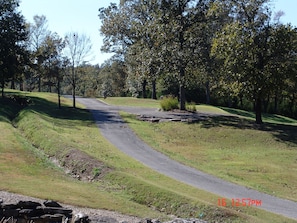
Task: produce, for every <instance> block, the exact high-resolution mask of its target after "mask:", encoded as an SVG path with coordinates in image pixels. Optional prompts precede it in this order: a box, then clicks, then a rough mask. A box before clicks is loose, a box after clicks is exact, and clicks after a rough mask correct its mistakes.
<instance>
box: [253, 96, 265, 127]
mask: <svg viewBox="0 0 297 223" xmlns="http://www.w3.org/2000/svg"><path fill="white" fill-rule="evenodd" d="M255 113H256V123H257V124H263V121H262V99H261V96H257V98H256V104H255Z"/></svg>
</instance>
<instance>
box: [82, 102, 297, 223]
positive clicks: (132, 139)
mask: <svg viewBox="0 0 297 223" xmlns="http://www.w3.org/2000/svg"><path fill="white" fill-rule="evenodd" d="M76 100H77V101H78V102H79V103H81V104H83V105H85V106H86V107H87V109H89V110H90V111H91V113H92V114H93V117H94V119H95V121H96V124H97V126H98V127H99V129H100V131H101V133H102V135H103V136H104V137H105V138H107V139H108V140H109V141H110V142H111V143H112V144H114V145H115V146H116V147H117V148H118V149H120V150H121V151H123V152H124V153H126V154H128V155H129V156H131V157H133V158H134V159H136V160H138V161H140V162H141V163H143V164H144V165H146V166H148V167H150V168H151V169H154V170H156V171H158V172H159V173H162V174H164V175H167V176H169V177H171V178H174V179H176V180H178V181H181V182H184V183H186V184H189V185H191V186H194V187H196V188H199V189H203V190H205V191H209V192H211V193H214V194H217V195H218V198H219V197H224V198H228V199H232V198H240V199H241V198H251V199H255V200H261V201H262V204H261V206H258V208H261V209H264V210H266V211H269V212H273V213H276V214H280V215H283V216H286V217H289V218H292V219H297V203H296V202H293V201H289V200H285V199H281V198H277V197H274V196H271V195H267V194H264V193H260V192H258V191H255V190H252V189H249V188H246V187H243V186H239V185H236V184H233V183H229V182H227V181H224V180H221V179H219V178H217V177H214V176H212V175H209V174H206V173H203V172H201V171H198V170H196V169H193V168H191V167H188V166H185V165H183V164H181V163H179V162H176V161H174V160H171V159H170V158H168V157H167V156H165V155H163V154H162V153H160V152H157V151H156V150H154V149H152V148H151V147H149V146H148V145H147V144H145V143H144V142H143V141H142V140H140V139H139V138H138V137H137V136H136V135H135V134H134V133H133V131H132V130H130V128H129V127H128V126H127V125H126V124H125V123H124V122H123V120H122V119H121V117H120V116H119V114H118V111H119V110H123V111H127V112H130V113H134V114H142V115H145V114H150V115H154V116H157V117H158V116H160V115H161V116H162V114H164V113H162V112H158V111H156V110H155V109H147V108H145V109H144V108H136V107H135V108H134V107H124V106H121V107H119V106H110V105H106V104H104V103H102V102H100V101H98V100H96V99H90V98H77V99H76Z"/></svg>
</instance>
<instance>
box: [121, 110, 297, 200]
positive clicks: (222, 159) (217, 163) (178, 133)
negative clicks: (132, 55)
mask: <svg viewBox="0 0 297 223" xmlns="http://www.w3.org/2000/svg"><path fill="white" fill-rule="evenodd" d="M122 117H123V118H124V119H125V120H126V121H127V122H128V123H129V126H130V127H131V128H132V129H133V130H134V131H135V132H136V133H137V134H138V135H139V136H140V137H141V138H142V139H143V140H144V141H146V142H147V143H148V144H149V145H151V146H152V147H154V148H156V149H157V150H159V151H161V152H162V153H165V154H166V155H168V156H170V157H171V158H173V159H175V160H178V161H180V162H182V163H185V164H187V165H190V166H192V167H194V168H197V169H199V170H202V171H205V172H207V173H210V174H213V175H215V176H219V177H221V178H223V179H226V180H228V181H232V182H235V183H237V184H241V185H245V186H248V187H251V188H254V189H256V190H259V191H262V192H265V193H269V194H272V195H275V196H279V197H283V198H286V199H291V200H294V201H297V190H296V189H297V188H296V185H297V159H296V157H297V126H292V125H280V124H266V125H265V127H263V128H262V129H258V128H259V127H258V126H256V125H254V124H253V122H251V121H248V120H246V119H239V118H236V117H227V118H214V119H210V120H208V121H204V122H201V123H195V124H185V123H176V122H170V123H158V124H155V123H148V122H142V121H138V120H136V119H135V117H134V116H133V115H130V114H127V113H122Z"/></svg>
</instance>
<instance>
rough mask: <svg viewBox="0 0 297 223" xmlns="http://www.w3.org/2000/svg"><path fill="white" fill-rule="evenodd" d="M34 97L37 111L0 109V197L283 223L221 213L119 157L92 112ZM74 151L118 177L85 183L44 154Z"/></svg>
mask: <svg viewBox="0 0 297 223" xmlns="http://www.w3.org/2000/svg"><path fill="white" fill-rule="evenodd" d="M28 96H30V97H32V99H33V101H34V103H35V105H31V106H29V107H28V108H26V109H23V110H22V111H21V112H20V113H19V114H16V113H17V111H18V110H19V109H20V108H19V107H18V106H17V105H12V104H11V103H10V104H9V106H5V107H4V106H1V107H0V120H1V121H0V129H1V131H2V134H1V136H0V137H1V139H0V152H1V153H0V160H1V164H0V165H1V166H0V167H1V168H0V172H1V174H0V189H2V190H3V189H4V190H8V191H12V192H18V193H23V194H26V195H31V196H36V197H40V198H44V199H55V200H58V201H61V202H65V203H70V204H76V205H81V206H89V207H95V208H104V209H109V210H117V211H120V212H123V213H126V214H133V215H137V216H141V217H158V216H159V217H162V216H163V217H164V214H163V213H160V212H157V211H153V210H152V209H151V208H147V207H148V206H149V207H154V209H156V210H161V211H162V212H166V213H171V214H176V215H179V216H188V217H189V216H192V217H199V216H201V217H203V218H204V219H221V220H222V221H224V222H228V221H230V222H244V221H247V222H271V221H272V220H273V221H274V222H284V218H282V217H279V216H275V215H272V214H270V213H267V212H264V211H260V210H255V209H253V208H228V209H221V208H217V206H216V204H217V199H218V197H217V196H215V195H211V194H209V193H205V192H203V191H200V190H197V189H194V188H192V187H190V186H187V185H184V184H181V183H179V182H176V181H174V180H172V179H169V178H167V177H164V176H162V175H160V174H157V173H156V172H154V171H151V170H149V169H147V168H146V167H144V166H143V165H141V164H139V163H138V162H136V161H134V160H132V159H130V158H129V157H127V156H126V155H124V154H122V153H121V152H119V151H118V150H117V149H116V148H114V147H113V146H112V145H110V144H109V143H108V142H106V141H105V140H104V138H103V137H102V136H101V135H100V134H99V132H98V129H97V127H96V126H95V125H94V123H93V122H92V120H91V116H90V114H89V113H87V112H86V111H84V110H82V109H76V110H73V109H71V108H69V107H65V103H66V104H68V105H69V104H70V103H69V101H66V100H65V101H63V103H64V108H63V109H62V110H58V109H56V106H57V105H56V104H55V101H56V97H55V96H54V95H51V94H33V93H31V94H28ZM0 103H1V104H2V105H3V104H5V102H4V101H0ZM15 116H17V118H16V119H14V120H13V122H11V119H13V118H14V117H15ZM12 123H14V125H17V126H18V128H13V127H12V125H11V124H12ZM24 136H25V138H24ZM32 144H33V145H35V147H33V146H32ZM37 148H38V149H37ZM73 148H75V149H80V150H82V151H85V152H86V153H88V154H90V155H92V156H93V157H95V158H97V159H99V160H101V161H103V162H104V163H105V164H106V165H108V166H111V167H113V168H114V171H113V172H112V173H110V174H108V175H107V176H105V177H104V178H103V179H101V181H99V182H94V183H85V182H80V181H77V180H73V179H71V178H70V177H68V176H67V175H65V174H64V173H63V172H62V170H61V169H59V168H56V167H54V166H53V165H52V164H51V163H50V162H49V161H48V160H47V158H46V156H45V155H44V153H46V154H47V155H53V154H63V153H65V152H66V151H67V150H68V149H73ZM57 188H58V189H57ZM238 209H241V211H240V214H239V212H238ZM253 216H254V217H253ZM244 219H245V220H244ZM261 219H262V220H261ZM287 222H290V221H289V220H288V221H287ZM292 222H293V221H292Z"/></svg>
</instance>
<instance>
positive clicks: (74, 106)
mask: <svg viewBox="0 0 297 223" xmlns="http://www.w3.org/2000/svg"><path fill="white" fill-rule="evenodd" d="M72 100H73V108H76V103H75V83H73V87H72Z"/></svg>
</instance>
